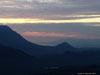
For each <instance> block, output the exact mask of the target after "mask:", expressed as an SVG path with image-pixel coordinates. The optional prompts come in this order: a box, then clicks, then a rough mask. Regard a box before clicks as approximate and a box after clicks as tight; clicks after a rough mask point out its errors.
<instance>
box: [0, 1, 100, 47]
mask: <svg viewBox="0 0 100 75" xmlns="http://www.w3.org/2000/svg"><path fill="white" fill-rule="evenodd" d="M99 7H100V0H0V23H1V24H6V25H8V26H10V27H11V28H12V29H13V30H15V31H17V32H18V33H20V34H21V35H22V36H24V38H26V39H28V40H29V41H31V42H35V43H38V44H43V45H56V44H58V43H60V42H63V41H68V42H70V43H71V44H73V45H75V46H79V44H80V46H83V45H84V46H86V45H87V44H89V45H90V46H93V45H94V46H98V45H99V44H100V8H99Z"/></svg>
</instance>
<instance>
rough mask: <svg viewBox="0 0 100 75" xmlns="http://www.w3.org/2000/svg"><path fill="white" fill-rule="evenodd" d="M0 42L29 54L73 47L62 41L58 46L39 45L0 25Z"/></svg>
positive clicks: (47, 52) (54, 51) (53, 51)
mask: <svg viewBox="0 0 100 75" xmlns="http://www.w3.org/2000/svg"><path fill="white" fill-rule="evenodd" d="M0 43H1V44H3V45H5V46H9V47H12V48H16V49H20V50H23V51H24V52H26V53H29V54H31V55H34V54H49V53H63V52H64V51H65V50H66V51H67V50H69V49H73V47H72V46H71V45H69V44H68V43H63V44H60V45H58V46H55V47H52V46H41V45H37V44H34V43H31V42H29V41H27V40H25V39H24V38H23V37H22V36H21V35H19V34H18V33H16V32H15V31H13V30H12V29H11V28H9V27H8V26H4V25H1V26H0Z"/></svg>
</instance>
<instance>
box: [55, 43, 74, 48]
mask: <svg viewBox="0 0 100 75" xmlns="http://www.w3.org/2000/svg"><path fill="white" fill-rule="evenodd" d="M57 47H61V48H67V49H72V48H74V47H73V46H71V45H70V44H69V43H67V42H63V43H61V44H59V45H57Z"/></svg>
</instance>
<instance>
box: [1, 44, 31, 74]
mask: <svg viewBox="0 0 100 75" xmlns="http://www.w3.org/2000/svg"><path fill="white" fill-rule="evenodd" d="M32 64H33V59H32V57H31V56H29V55H28V54H26V53H24V52H22V51H19V50H17V49H13V48H9V47H6V46H3V45H0V75H1V74H5V75H6V74H12V73H13V74H14V75H15V74H17V75H18V74H20V73H28V72H30V71H31V70H32Z"/></svg>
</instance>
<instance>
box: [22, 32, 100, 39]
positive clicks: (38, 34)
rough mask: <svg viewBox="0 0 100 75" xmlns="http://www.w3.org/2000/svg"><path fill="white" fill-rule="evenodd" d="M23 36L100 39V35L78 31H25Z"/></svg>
mask: <svg viewBox="0 0 100 75" xmlns="http://www.w3.org/2000/svg"><path fill="white" fill-rule="evenodd" d="M22 35H23V36H33V37H60V38H81V39H100V36H85V35H81V34H78V33H70V34H68V33H66V34H65V33H55V32H24V33H23V34H22Z"/></svg>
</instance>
